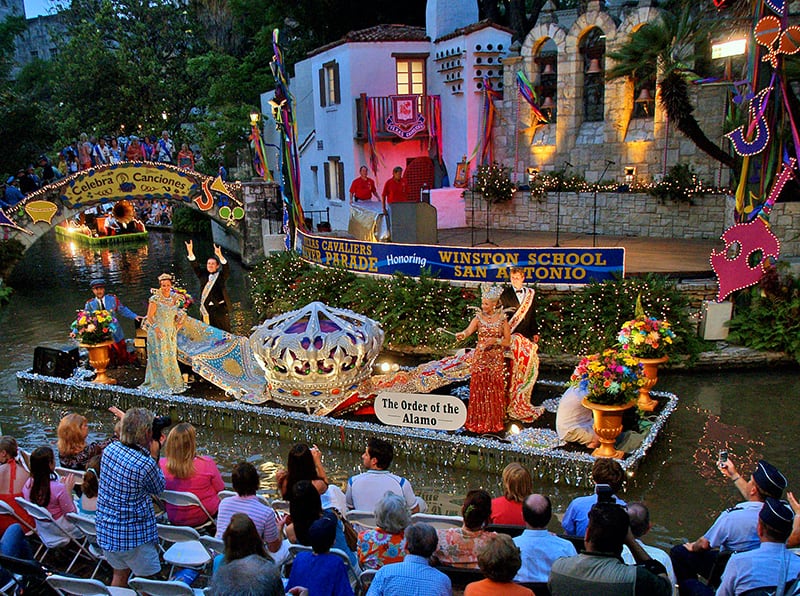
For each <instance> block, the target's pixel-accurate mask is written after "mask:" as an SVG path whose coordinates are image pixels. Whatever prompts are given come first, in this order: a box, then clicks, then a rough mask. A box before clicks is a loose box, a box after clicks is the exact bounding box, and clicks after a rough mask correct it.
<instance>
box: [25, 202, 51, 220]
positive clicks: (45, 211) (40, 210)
mask: <svg viewBox="0 0 800 596" xmlns="http://www.w3.org/2000/svg"><path fill="white" fill-rule="evenodd" d="M56 211H58V207H57V206H56V204H55V203H51V202H50V201H31V202H30V203H28V204H27V205H25V213H27V214H28V215H29V216H30V218H31V219H32V220H33V223H36V222H39V221H46V222H47V223H48V224H49V223H50V222H52V221H53V216H54V215H55V214H56Z"/></svg>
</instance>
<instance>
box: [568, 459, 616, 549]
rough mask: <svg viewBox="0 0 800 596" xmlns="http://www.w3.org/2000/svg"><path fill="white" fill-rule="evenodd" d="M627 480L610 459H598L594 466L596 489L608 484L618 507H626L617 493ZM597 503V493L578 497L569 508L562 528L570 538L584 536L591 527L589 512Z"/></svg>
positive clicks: (593, 479)
mask: <svg viewBox="0 0 800 596" xmlns="http://www.w3.org/2000/svg"><path fill="white" fill-rule="evenodd" d="M623 480H625V471H624V470H623V469H622V466H621V465H619V462H618V461H617V460H615V459H612V458H609V457H601V458H599V459H596V460H595V462H594V465H593V466H592V481H593V482H594V484H595V487H596V486H597V485H598V484H607V485H608V486H610V487H611V492H612V495H613V497H612V498H613V500H614V502H615V503H617V505H622V506H623V507H624V506H625V501H623V500H622V499H620V498H619V497H617V493H618V492H619V490H620V489H621V488H622V482H623ZM595 503H597V493H596V492H595V494H593V495H587V496H585V497H577V498H576V499H573V500H572V502H571V503H570V504H569V506H567V511H566V512H565V513H564V518H563V519H562V520H561V527H563V528H564V533H565V534H567V535H569V536H583V535H584V534H586V528H587V527H588V525H589V510H590V509H591V508H592V507H594V505H595Z"/></svg>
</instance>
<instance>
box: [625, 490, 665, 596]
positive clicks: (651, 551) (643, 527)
mask: <svg viewBox="0 0 800 596" xmlns="http://www.w3.org/2000/svg"><path fill="white" fill-rule="evenodd" d="M626 510H627V511H628V518H629V519H630V523H631V533H632V534H633V537H634V538H636V542H638V543H639V546H641V547H642V549H643V550H644V552H646V553H647V554H648V555H650V557H651V558H652V559H655V560H656V561H658V562H659V563H661V564H662V565H663V566H664V569H666V570H667V577H668V578H669V583H670V585H672V587H673V591H675V593H676V594H677V589H676V588H675V586H676V585H677V581H676V579H675V571H674V570H673V569H672V561H671V560H670V558H669V555H668V554H667V553H666V552H664V551H663V550H661V549H660V548H657V547H655V546H648V545H647V544H645V543H644V542H642V541H641V540H640V538H641V537H642V536H644V535H645V534H647V533H648V532H649V531H650V528H652V527H653V524H651V523H650V511H649V510H648V509H647V506H646V505H645V504H644V503H628V507H627V508H626ZM622 560H623V561H625V563H627V564H628V565H635V564H636V562H635V561H634V560H633V555H632V554H631V551H630V549H629V548H628V547H627V546H623V547H622Z"/></svg>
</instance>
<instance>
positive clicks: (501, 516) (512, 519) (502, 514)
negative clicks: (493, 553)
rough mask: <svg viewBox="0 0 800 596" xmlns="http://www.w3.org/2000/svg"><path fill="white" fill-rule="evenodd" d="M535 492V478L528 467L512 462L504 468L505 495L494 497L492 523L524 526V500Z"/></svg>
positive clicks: (490, 521)
mask: <svg viewBox="0 0 800 596" xmlns="http://www.w3.org/2000/svg"><path fill="white" fill-rule="evenodd" d="M532 492H533V479H532V478H531V473H530V472H528V470H527V468H525V466H523V465H522V464H520V463H517V462H512V463H510V464H508V465H507V466H506V467H505V468H504V469H503V496H502V497H497V498H496V499H492V517H491V518H490V519H489V523H491V524H505V525H511V526H524V525H525V520H524V519H522V502H523V501H524V500H525V497H527V496H528V495H529V494H531V493H532Z"/></svg>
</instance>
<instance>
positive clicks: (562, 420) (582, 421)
mask: <svg viewBox="0 0 800 596" xmlns="http://www.w3.org/2000/svg"><path fill="white" fill-rule="evenodd" d="M584 397H586V391H582V390H581V389H580V387H570V388H569V389H567V390H566V391H565V392H564V395H562V396H561V399H560V400H559V401H558V409H557V410H556V431H557V432H558V438H559V439H560V440H561V441H562V442H564V443H580V444H581V445H586V446H587V447H588V448H589V449H594V448H595V447H598V446H599V445H600V439H599V438H598V437H597V434H596V433H595V432H594V420H593V419H592V411H591V410H590V409H589V408H587V407H585V406H584V405H583V403H581V402H583V398H584Z"/></svg>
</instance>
